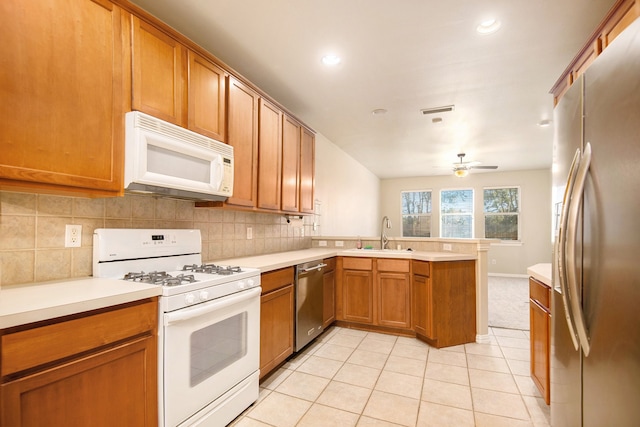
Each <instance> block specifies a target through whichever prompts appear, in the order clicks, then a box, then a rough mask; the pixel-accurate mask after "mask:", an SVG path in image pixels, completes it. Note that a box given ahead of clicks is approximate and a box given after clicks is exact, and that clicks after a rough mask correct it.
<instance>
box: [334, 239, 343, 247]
mask: <svg viewBox="0 0 640 427" xmlns="http://www.w3.org/2000/svg"><path fill="white" fill-rule="evenodd" d="M343 246H344V242H343V241H342V240H336V247H337V248H341V247H343Z"/></svg>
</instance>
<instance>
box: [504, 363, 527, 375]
mask: <svg viewBox="0 0 640 427" xmlns="http://www.w3.org/2000/svg"><path fill="white" fill-rule="evenodd" d="M505 360H506V361H507V365H509V369H510V370H511V373H512V374H513V375H522V376H529V375H531V362H529V361H528V360H512V359H505Z"/></svg>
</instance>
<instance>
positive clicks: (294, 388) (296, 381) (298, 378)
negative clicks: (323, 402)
mask: <svg viewBox="0 0 640 427" xmlns="http://www.w3.org/2000/svg"><path fill="white" fill-rule="evenodd" d="M327 384H329V380H328V379H326V378H321V377H317V376H315V375H309V374H305V373H304V372H294V373H292V374H291V375H289V376H288V377H287V379H286V380H284V381H283V382H282V384H280V385H279V386H278V387H277V388H276V390H275V391H277V392H278V393H282V394H286V395H289V396H293V397H298V398H300V399H304V400H309V401H312V402H313V401H315V400H316V399H317V398H318V396H320V393H322V391H323V390H324V389H325V387H326V386H327Z"/></svg>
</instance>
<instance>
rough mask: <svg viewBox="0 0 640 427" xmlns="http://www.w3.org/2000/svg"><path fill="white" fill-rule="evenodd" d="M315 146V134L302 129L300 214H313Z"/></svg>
mask: <svg viewBox="0 0 640 427" xmlns="http://www.w3.org/2000/svg"><path fill="white" fill-rule="evenodd" d="M315 144H316V136H315V134H314V133H313V132H311V131H310V130H309V129H307V128H305V127H302V140H301V142H300V212H305V213H313V212H314V199H313V190H314V187H315V185H314V184H315V183H314V180H315V151H316V146H315Z"/></svg>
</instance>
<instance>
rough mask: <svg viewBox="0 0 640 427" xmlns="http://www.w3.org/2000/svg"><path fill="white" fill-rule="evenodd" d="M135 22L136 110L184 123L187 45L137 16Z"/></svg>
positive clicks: (133, 60) (176, 122)
mask: <svg viewBox="0 0 640 427" xmlns="http://www.w3.org/2000/svg"><path fill="white" fill-rule="evenodd" d="M131 25H132V34H133V40H132V45H133V47H132V49H133V58H132V63H133V64H132V65H133V82H132V92H133V93H132V107H133V109H134V110H138V111H142V112H144V113H147V114H150V115H152V116H154V117H157V118H159V119H162V120H166V121H167V122H170V123H173V124H175V125H178V126H184V124H185V118H184V114H185V111H184V105H185V104H186V103H185V98H186V94H185V91H184V88H183V86H184V84H183V78H184V76H185V75H186V61H185V55H186V49H185V47H184V46H183V45H182V44H180V43H179V42H178V41H177V40H175V39H173V38H172V37H170V36H168V35H167V34H165V33H164V32H162V31H160V30H159V29H157V28H156V27H154V26H153V25H150V24H148V23H147V22H145V21H142V20H141V19H139V18H138V17H136V16H132V17H131Z"/></svg>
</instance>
